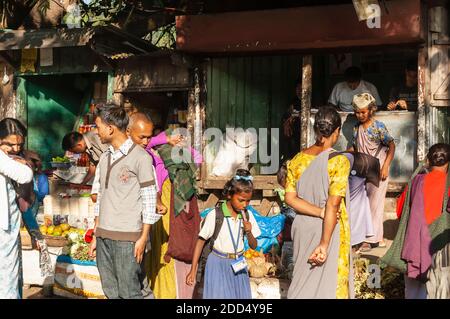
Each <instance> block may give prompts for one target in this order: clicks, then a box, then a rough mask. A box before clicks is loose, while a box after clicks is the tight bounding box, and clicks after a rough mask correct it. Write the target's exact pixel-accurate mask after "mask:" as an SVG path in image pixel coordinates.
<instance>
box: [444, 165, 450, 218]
mask: <svg viewBox="0 0 450 319" xmlns="http://www.w3.org/2000/svg"><path fill="white" fill-rule="evenodd" d="M449 189H450V169H448V170H447V182H446V183H445V191H444V202H443V205H442V213H445V212H446V211H447V204H448V198H449V196H448V192H449Z"/></svg>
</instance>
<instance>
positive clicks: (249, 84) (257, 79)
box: [206, 55, 302, 130]
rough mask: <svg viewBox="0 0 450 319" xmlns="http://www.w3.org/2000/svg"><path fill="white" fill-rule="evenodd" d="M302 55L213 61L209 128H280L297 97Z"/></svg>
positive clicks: (207, 117)
mask: <svg viewBox="0 0 450 319" xmlns="http://www.w3.org/2000/svg"><path fill="white" fill-rule="evenodd" d="M301 63H302V60H301V57H300V56H293V55H292V56H269V57H233V58H213V59H211V60H210V63H209V65H208V71H207V72H208V73H207V90H208V91H207V105H206V122H207V126H208V127H218V128H220V129H222V130H223V129H225V127H226V126H227V125H229V126H233V127H243V128H249V127H255V128H259V127H267V128H274V127H280V123H281V118H282V116H283V113H284V112H285V111H286V109H287V107H288V105H289V103H290V101H291V100H292V98H293V97H294V96H295V81H296V79H297V77H298V76H299V74H300V72H301Z"/></svg>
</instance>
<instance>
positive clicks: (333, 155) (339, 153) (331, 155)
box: [328, 152, 347, 160]
mask: <svg viewBox="0 0 450 319" xmlns="http://www.w3.org/2000/svg"><path fill="white" fill-rule="evenodd" d="M344 153H347V152H332V153H330V155H329V156H328V160H330V159H332V158H333V157H336V156H338V155H341V154H344Z"/></svg>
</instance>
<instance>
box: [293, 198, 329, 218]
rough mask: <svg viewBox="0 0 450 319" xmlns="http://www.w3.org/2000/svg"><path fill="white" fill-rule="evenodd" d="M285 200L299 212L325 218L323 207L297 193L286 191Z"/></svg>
mask: <svg viewBox="0 0 450 319" xmlns="http://www.w3.org/2000/svg"><path fill="white" fill-rule="evenodd" d="M285 202H286V204H288V205H289V206H290V207H292V208H293V209H294V210H295V211H296V213H297V214H301V215H307V216H313V217H319V218H323V216H322V211H323V210H322V208H320V207H317V206H315V205H313V204H311V203H309V202H307V201H306V200H304V199H301V198H299V197H298V196H297V193H294V192H286V196H285Z"/></svg>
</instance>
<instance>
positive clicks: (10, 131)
mask: <svg viewBox="0 0 450 319" xmlns="http://www.w3.org/2000/svg"><path fill="white" fill-rule="evenodd" d="M10 135H19V136H22V137H24V138H25V137H27V129H26V127H25V125H23V124H22V122H20V121H19V120H16V119H13V118H10V117H7V118H4V119H3V120H1V121H0V139H4V138H6V137H8V136H10Z"/></svg>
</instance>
